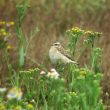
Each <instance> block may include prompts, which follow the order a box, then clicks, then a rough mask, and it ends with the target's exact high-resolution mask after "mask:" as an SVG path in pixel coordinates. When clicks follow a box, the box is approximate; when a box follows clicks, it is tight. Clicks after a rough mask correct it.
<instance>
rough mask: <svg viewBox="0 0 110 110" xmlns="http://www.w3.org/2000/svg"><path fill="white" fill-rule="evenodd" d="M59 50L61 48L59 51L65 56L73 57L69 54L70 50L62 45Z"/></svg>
mask: <svg viewBox="0 0 110 110" xmlns="http://www.w3.org/2000/svg"><path fill="white" fill-rule="evenodd" d="M58 50H59V51H60V52H61V54H63V55H64V56H66V57H68V58H69V59H72V58H71V55H70V54H69V52H68V51H66V50H65V49H64V48H63V47H62V46H60V47H59V48H58Z"/></svg>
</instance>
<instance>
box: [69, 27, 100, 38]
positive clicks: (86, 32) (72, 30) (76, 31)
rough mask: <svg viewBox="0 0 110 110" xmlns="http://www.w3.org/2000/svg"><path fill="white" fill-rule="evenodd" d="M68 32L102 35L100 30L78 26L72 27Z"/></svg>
mask: <svg viewBox="0 0 110 110" xmlns="http://www.w3.org/2000/svg"><path fill="white" fill-rule="evenodd" d="M67 32H68V33H74V34H78V33H83V34H84V35H87V36H90V35H92V36H94V37H100V36H101V34H102V33H100V32H93V31H90V30H82V29H81V28H78V27H73V28H72V29H69V30H67Z"/></svg>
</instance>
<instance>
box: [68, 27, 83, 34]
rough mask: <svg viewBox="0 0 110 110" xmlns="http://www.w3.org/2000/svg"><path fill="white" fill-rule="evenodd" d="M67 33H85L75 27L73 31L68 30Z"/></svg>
mask: <svg viewBox="0 0 110 110" xmlns="http://www.w3.org/2000/svg"><path fill="white" fill-rule="evenodd" d="M67 32H74V33H83V32H84V30H82V29H80V28H78V27H73V28H72V29H71V30H70V29H69V30H67Z"/></svg>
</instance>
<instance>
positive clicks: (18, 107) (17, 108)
mask: <svg viewBox="0 0 110 110" xmlns="http://www.w3.org/2000/svg"><path fill="white" fill-rule="evenodd" d="M13 109H14V110H22V107H21V106H20V105H18V106H16V107H14V108H13Z"/></svg>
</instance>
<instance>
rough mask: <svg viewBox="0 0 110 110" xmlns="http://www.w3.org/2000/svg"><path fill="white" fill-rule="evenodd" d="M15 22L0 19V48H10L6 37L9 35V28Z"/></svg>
mask: <svg viewBox="0 0 110 110" xmlns="http://www.w3.org/2000/svg"><path fill="white" fill-rule="evenodd" d="M14 24H15V22H14V21H10V22H6V21H0V42H1V45H0V49H2V48H6V49H7V50H11V49H12V47H11V46H10V45H9V44H8V38H9V37H10V33H9V28H10V27H11V26H13V25H14Z"/></svg>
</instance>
